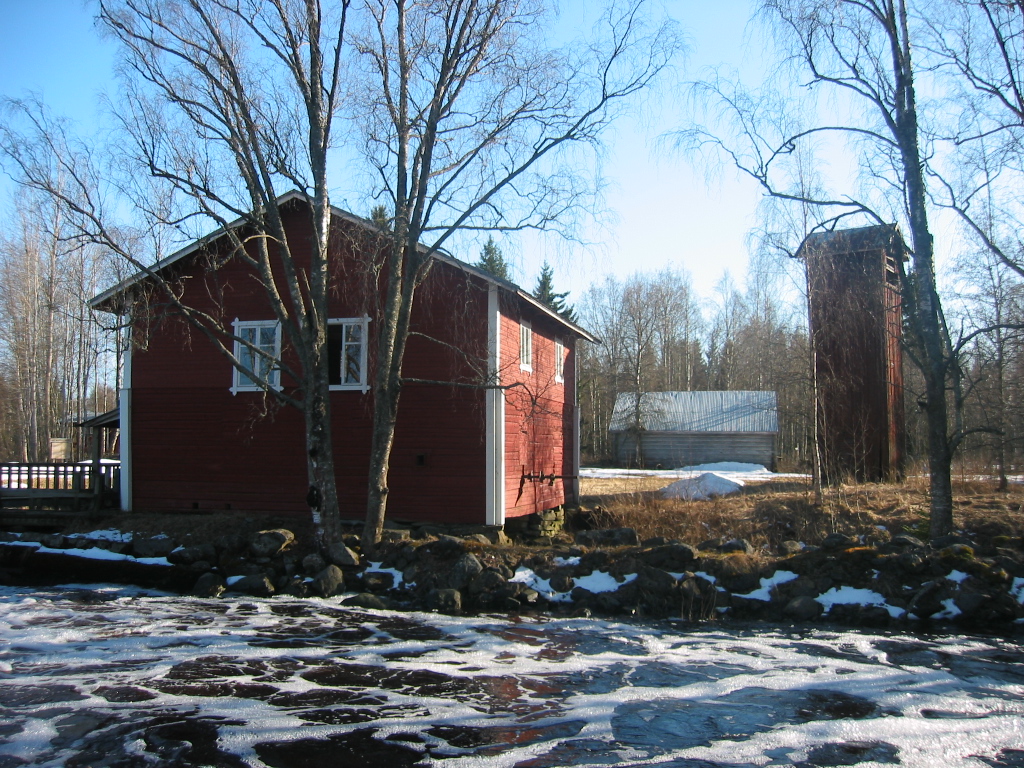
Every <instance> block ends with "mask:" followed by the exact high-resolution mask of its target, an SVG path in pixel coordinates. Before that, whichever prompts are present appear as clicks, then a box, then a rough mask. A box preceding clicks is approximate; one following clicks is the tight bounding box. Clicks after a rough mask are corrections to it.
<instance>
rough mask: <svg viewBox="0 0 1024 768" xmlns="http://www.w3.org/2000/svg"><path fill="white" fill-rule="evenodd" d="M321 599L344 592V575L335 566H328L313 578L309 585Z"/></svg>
mask: <svg viewBox="0 0 1024 768" xmlns="http://www.w3.org/2000/svg"><path fill="white" fill-rule="evenodd" d="M310 586H311V587H312V589H313V591H314V592H316V593H317V594H318V595H320V596H321V597H333V596H334V595H336V594H338V593H339V592H343V591H344V590H345V574H343V573H342V572H341V568H339V567H338V566H336V565H328V566H327V567H326V568H324V569H323V570H322V571H320V573H318V574H317V575H316V576H314V577H313V582H312V584H311V585H310Z"/></svg>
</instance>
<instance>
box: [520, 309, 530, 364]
mask: <svg viewBox="0 0 1024 768" xmlns="http://www.w3.org/2000/svg"><path fill="white" fill-rule="evenodd" d="M519 367H520V368H521V369H522V370H524V371H532V370H533V327H532V326H531V325H530V324H529V323H528V322H526V321H525V320H520V321H519Z"/></svg>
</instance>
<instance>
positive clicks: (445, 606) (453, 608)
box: [427, 589, 462, 614]
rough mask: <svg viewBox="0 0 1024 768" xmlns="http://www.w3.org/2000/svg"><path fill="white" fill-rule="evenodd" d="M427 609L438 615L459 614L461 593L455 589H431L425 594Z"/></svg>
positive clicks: (460, 610)
mask: <svg viewBox="0 0 1024 768" xmlns="http://www.w3.org/2000/svg"><path fill="white" fill-rule="evenodd" d="M427 608H428V609H430V610H432V611H438V612H439V613H447V614H455V613H461V612H462V593H461V592H459V590H457V589H432V590H430V592H429V593H428V594H427Z"/></svg>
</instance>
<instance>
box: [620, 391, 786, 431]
mask: <svg viewBox="0 0 1024 768" xmlns="http://www.w3.org/2000/svg"><path fill="white" fill-rule="evenodd" d="M635 405H636V393H635V392H620V393H619V395H618V397H616V398H615V408H614V410H613V412H612V421H611V426H609V427H608V431H609V432H626V431H628V430H630V429H632V428H633V424H634V409H635ZM640 427H641V429H643V430H646V431H648V432H778V431H779V417H778V405H777V402H776V397H775V393H774V392H754V391H734V392H645V393H644V394H642V395H641V396H640Z"/></svg>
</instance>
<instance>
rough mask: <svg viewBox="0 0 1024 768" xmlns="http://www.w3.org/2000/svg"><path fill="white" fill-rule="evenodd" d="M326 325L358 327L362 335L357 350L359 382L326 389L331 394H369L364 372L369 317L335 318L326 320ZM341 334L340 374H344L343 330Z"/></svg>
mask: <svg viewBox="0 0 1024 768" xmlns="http://www.w3.org/2000/svg"><path fill="white" fill-rule="evenodd" d="M327 324H328V325H341V326H346V325H358V326H360V327H361V328H362V331H363V333H362V337H363V343H362V345H361V347H362V348H361V349H360V350H359V378H360V380H359V382H358V383H356V384H331V385H330V387H328V388H329V389H330V390H331V391H332V392H342V391H348V392H351V391H353V390H355V391H358V392H362V393H364V394H365V393H366V392H369V391H370V384H369V376H368V375H367V370H366V357H367V355H366V349H367V347H368V346H369V335H368V332H369V330H370V318H369V316H367V315H364V316H363V317H335V318H330V319H328V321H327ZM341 333H342V342H341V343H342V349H341V364H342V366H343V368H342V373H344V364H345V349H344V346H345V331H344V329H343V330H342V332H341ZM342 378H344V377H342Z"/></svg>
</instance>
